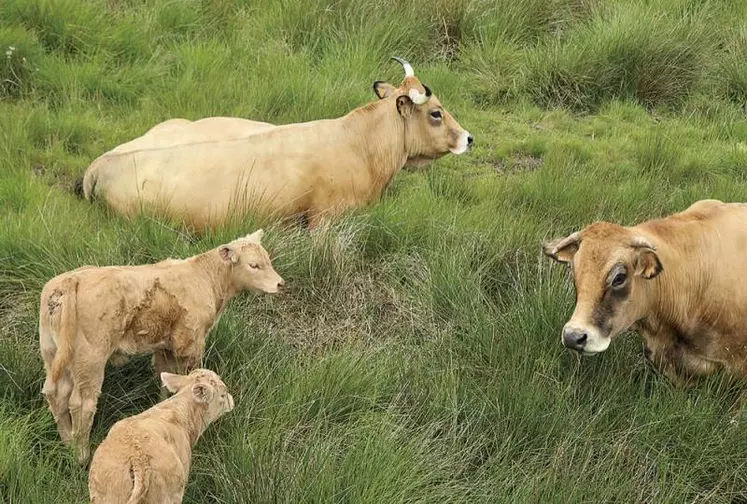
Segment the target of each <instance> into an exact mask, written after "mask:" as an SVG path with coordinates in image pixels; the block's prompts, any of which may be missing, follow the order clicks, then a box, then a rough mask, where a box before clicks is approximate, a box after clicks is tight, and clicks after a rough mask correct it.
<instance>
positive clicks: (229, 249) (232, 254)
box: [218, 245, 239, 264]
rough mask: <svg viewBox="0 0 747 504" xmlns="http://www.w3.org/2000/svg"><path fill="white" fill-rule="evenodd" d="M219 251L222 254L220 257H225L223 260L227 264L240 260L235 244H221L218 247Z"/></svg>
mask: <svg viewBox="0 0 747 504" xmlns="http://www.w3.org/2000/svg"><path fill="white" fill-rule="evenodd" d="M218 253H219V254H220V258H221V259H223V262H224V263H226V264H235V263H237V262H239V255H238V254H237V253H236V249H234V247H233V245H221V246H220V247H218Z"/></svg>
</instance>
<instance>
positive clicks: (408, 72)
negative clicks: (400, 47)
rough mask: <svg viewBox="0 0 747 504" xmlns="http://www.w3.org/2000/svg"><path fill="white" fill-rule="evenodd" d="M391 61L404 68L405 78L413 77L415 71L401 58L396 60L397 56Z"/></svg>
mask: <svg viewBox="0 0 747 504" xmlns="http://www.w3.org/2000/svg"><path fill="white" fill-rule="evenodd" d="M392 59H393V60H394V61H398V62H399V64H400V65H402V66H403V67H405V77H414V76H415V71H414V70H413V69H412V65H410V64H409V63H408V62H407V61H405V60H403V59H402V58H398V57H397V56H392Z"/></svg>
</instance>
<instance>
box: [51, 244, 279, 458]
mask: <svg viewBox="0 0 747 504" xmlns="http://www.w3.org/2000/svg"><path fill="white" fill-rule="evenodd" d="M261 237H262V230H259V231H256V232H255V233H253V234H250V235H248V236H246V237H243V238H239V239H237V240H234V241H232V242H231V243H228V244H226V245H222V246H220V247H218V248H216V249H213V250H211V251H209V252H206V253H204V254H200V255H197V256H194V257H190V258H189V259H183V260H176V259H166V260H164V261H161V262H159V263H156V264H148V265H142V266H109V267H103V268H98V267H93V266H84V267H82V268H78V269H76V270H73V271H70V272H68V273H63V274H62V275H59V276H57V277H55V278H53V279H52V280H50V281H49V282H47V284H46V285H45V286H44V289H43V290H42V294H41V306H40V310H39V311H40V313H39V338H40V346H41V354H42V358H43V359H44V368H45V371H46V381H45V382H44V388H43V390H42V393H43V394H44V396H45V397H46V399H47V401H48V403H49V407H50V410H51V411H52V414H53V415H54V417H55V421H56V422H57V428H58V430H59V433H60V437H61V438H62V440H63V442H65V443H66V444H67V443H70V442H73V443H74V444H75V447H76V451H77V455H78V460H79V461H80V463H85V462H86V461H87V460H88V456H89V448H88V438H89V433H90V430H91V424H92V422H93V416H94V413H95V412H96V404H97V402H98V396H99V394H100V392H101V384H102V382H103V381H104V368H105V367H106V363H107V361H109V359H110V357H113V356H114V358H113V359H112V360H113V361H115V362H116V361H121V360H123V359H122V358H123V357H126V356H127V355H133V354H143V353H154V357H153V360H154V364H155V370H156V372H157V373H161V372H163V371H175V370H176V368H177V367H183V368H184V369H185V370H189V369H192V368H194V367H196V366H198V365H199V363H200V361H201V359H202V354H203V350H204V348H205V336H206V335H207V333H208V332H209V331H210V328H211V327H212V326H213V325H214V324H215V322H216V321H217V320H218V317H219V316H220V315H221V313H222V312H223V310H224V309H225V308H226V305H227V303H228V302H229V301H230V300H231V298H233V297H234V296H236V294H238V293H239V292H241V291H244V290H250V291H254V292H257V293H266V294H273V293H277V292H278V291H279V290H280V289H281V287H282V286H283V284H284V282H283V279H282V278H281V277H280V276H279V275H278V274H277V273H276V272H275V270H274V269H273V267H272V264H271V262H270V258H269V256H268V255H267V252H266V251H265V249H264V248H263V247H262V245H261V244H260V239H261Z"/></svg>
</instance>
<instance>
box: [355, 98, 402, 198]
mask: <svg viewBox="0 0 747 504" xmlns="http://www.w3.org/2000/svg"><path fill="white" fill-rule="evenodd" d="M342 120H343V124H344V126H345V129H346V131H348V132H349V135H350V138H351V140H352V142H353V143H354V144H355V145H357V151H358V152H360V153H361V157H362V158H363V160H364V161H365V164H366V167H367V168H368V172H369V173H370V174H371V179H372V181H373V182H374V187H373V188H372V192H373V195H374V196H378V195H380V194H381V192H382V191H383V190H384V189H385V188H386V186H387V185H388V184H389V182H390V181H391V179H392V177H394V176H395V175H396V174H397V172H399V171H400V170H401V169H402V167H403V166H404V165H405V162H406V161H407V153H406V152H405V124H404V121H403V120H402V117H401V116H400V115H399V113H398V112H397V105H396V103H395V102H394V100H393V99H390V98H387V99H383V100H380V101H377V102H372V103H369V104H368V105H365V106H363V107H359V108H357V109H355V110H353V111H352V112H350V113H349V114H348V115H346V116H345V117H343V118H342Z"/></svg>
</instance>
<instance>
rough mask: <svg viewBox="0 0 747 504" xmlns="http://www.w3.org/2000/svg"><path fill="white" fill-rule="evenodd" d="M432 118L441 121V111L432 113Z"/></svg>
mask: <svg viewBox="0 0 747 504" xmlns="http://www.w3.org/2000/svg"><path fill="white" fill-rule="evenodd" d="M431 117H432V118H434V119H436V120H439V119H441V111H440V110H434V111H433V112H431Z"/></svg>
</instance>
